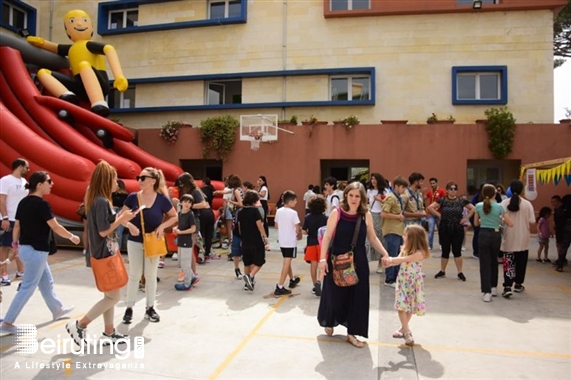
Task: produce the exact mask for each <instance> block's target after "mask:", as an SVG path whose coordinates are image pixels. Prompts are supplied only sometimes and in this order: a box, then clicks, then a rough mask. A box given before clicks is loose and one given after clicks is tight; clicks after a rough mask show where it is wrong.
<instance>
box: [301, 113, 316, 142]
mask: <svg viewBox="0 0 571 380" xmlns="http://www.w3.org/2000/svg"><path fill="white" fill-rule="evenodd" d="M301 124H302V125H305V126H309V137H311V136H313V126H314V125H316V124H317V118H316V117H315V116H313V115H311V116H310V118H309V119H305V120H304V121H302V122H301Z"/></svg>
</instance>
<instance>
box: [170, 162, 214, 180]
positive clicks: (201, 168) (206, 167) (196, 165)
mask: <svg viewBox="0 0 571 380" xmlns="http://www.w3.org/2000/svg"><path fill="white" fill-rule="evenodd" d="M180 167H181V168H182V170H184V171H185V172H189V173H190V174H192V176H193V177H194V178H195V179H203V178H206V177H208V178H210V179H211V180H213V181H222V161H220V160H180Z"/></svg>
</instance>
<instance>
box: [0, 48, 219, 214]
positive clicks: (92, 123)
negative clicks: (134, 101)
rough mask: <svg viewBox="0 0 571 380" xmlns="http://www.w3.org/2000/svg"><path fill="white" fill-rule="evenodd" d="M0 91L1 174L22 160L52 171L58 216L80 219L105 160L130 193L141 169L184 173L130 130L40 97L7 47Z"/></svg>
mask: <svg viewBox="0 0 571 380" xmlns="http://www.w3.org/2000/svg"><path fill="white" fill-rule="evenodd" d="M35 63H36V64H40V65H41V63H38V62H35ZM0 90H1V91H0V152H1V154H0V176H4V175H6V174H9V173H11V172H12V170H11V165H12V161H13V160H14V159H16V158H18V157H22V158H25V159H26V160H28V161H29V163H30V168H31V170H32V171H37V170H46V171H48V172H49V173H50V175H51V177H52V178H53V180H54V183H55V185H54V187H53V189H52V194H51V195H50V196H49V197H48V200H49V201H50V203H51V205H52V207H53V210H54V213H55V214H56V215H57V216H58V217H61V218H65V219H68V220H73V221H79V217H78V216H77V215H76V214H75V210H76V209H77V207H78V205H79V204H80V203H81V200H82V199H83V196H84V193H85V189H86V188H87V185H88V182H89V177H90V175H91V172H92V171H93V168H94V167H95V164H96V163H97V162H99V160H101V159H103V160H106V161H107V162H109V163H110V164H111V165H113V166H114V167H115V168H117V172H118V174H119V177H120V178H123V179H125V180H126V181H125V182H126V184H127V189H128V190H129V191H136V190H138V185H137V183H136V181H134V178H135V177H136V176H137V175H138V174H139V173H140V171H141V168H142V167H146V166H153V167H156V168H159V169H162V170H163V172H164V174H165V177H166V179H167V181H171V182H172V181H174V180H175V179H176V178H177V177H178V175H180V174H181V173H182V169H180V168H179V167H178V166H176V165H173V164H171V163H168V162H166V161H163V160H160V159H158V158H156V157H154V156H152V155H151V154H149V153H147V152H145V151H143V150H142V149H140V148H139V147H137V146H136V145H135V144H133V143H132V142H131V140H132V138H133V136H132V134H131V132H130V131H129V130H128V129H126V128H124V127H123V126H121V125H119V124H117V123H115V122H113V121H111V120H108V119H106V118H103V117H100V116H98V115H96V114H94V113H92V112H90V111H88V110H86V109H83V108H81V107H78V106H75V105H73V104H71V103H67V102H64V101H62V100H60V99H57V98H54V97H50V96H45V95H43V94H41V93H40V91H39V90H38V88H37V87H36V85H35V84H34V81H33V80H32V76H31V75H30V73H29V72H28V70H27V68H26V65H25V63H24V61H23V59H22V56H21V55H20V52H19V51H18V50H16V49H14V48H11V47H8V46H0ZM61 110H65V111H67V112H68V113H69V114H70V115H71V117H72V118H71V119H70V120H71V121H70V122H69V123H68V122H66V121H64V120H61V119H60V118H58V116H57V115H58V112H59V111H61ZM100 129H104V130H105V131H107V133H109V134H110V135H111V138H112V140H113V142H114V144H113V148H112V149H106V148H105V147H104V146H103V144H102V143H101V141H99V140H98V139H97V137H96V134H95V133H96V131H98V130H100ZM216 185H217V186H216V187H217V188H219V187H221V184H216Z"/></svg>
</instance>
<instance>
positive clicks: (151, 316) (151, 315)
mask: <svg viewBox="0 0 571 380" xmlns="http://www.w3.org/2000/svg"><path fill="white" fill-rule="evenodd" d="M177 285H178V284H177ZM145 319H148V320H149V321H150V322H159V321H160V320H161V317H159V315H158V314H157V312H156V311H155V309H154V308H153V307H152V306H151V307H149V308H148V309H147V311H145Z"/></svg>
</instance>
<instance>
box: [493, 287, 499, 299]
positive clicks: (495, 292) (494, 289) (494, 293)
mask: <svg viewBox="0 0 571 380" xmlns="http://www.w3.org/2000/svg"><path fill="white" fill-rule="evenodd" d="M497 296H498V288H492V297H497Z"/></svg>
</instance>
